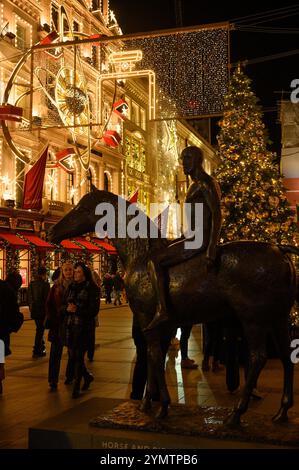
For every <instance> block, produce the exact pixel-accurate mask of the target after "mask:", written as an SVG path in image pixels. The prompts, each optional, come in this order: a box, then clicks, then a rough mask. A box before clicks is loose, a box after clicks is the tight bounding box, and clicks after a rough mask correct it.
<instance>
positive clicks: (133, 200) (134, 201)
mask: <svg viewBox="0 0 299 470" xmlns="http://www.w3.org/2000/svg"><path fill="white" fill-rule="evenodd" d="M137 201H138V189H136V191H135V193H134V194H133V195H132V196H131V197H130V199H129V202H131V204H137Z"/></svg>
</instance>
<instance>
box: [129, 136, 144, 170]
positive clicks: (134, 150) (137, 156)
mask: <svg viewBox="0 0 299 470" xmlns="http://www.w3.org/2000/svg"><path fill="white" fill-rule="evenodd" d="M125 156H126V160H127V164H128V166H130V167H131V168H134V169H135V170H138V171H140V172H141V173H145V171H146V150H145V147H144V145H143V144H142V143H141V142H140V141H139V140H137V139H134V138H133V137H130V136H129V135H126V137H125Z"/></svg>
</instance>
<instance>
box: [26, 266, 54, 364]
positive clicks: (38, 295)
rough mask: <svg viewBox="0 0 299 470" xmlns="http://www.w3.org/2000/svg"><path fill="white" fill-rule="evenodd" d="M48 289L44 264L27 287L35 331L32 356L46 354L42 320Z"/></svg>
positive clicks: (43, 320)
mask: <svg viewBox="0 0 299 470" xmlns="http://www.w3.org/2000/svg"><path fill="white" fill-rule="evenodd" d="M49 290H50V284H49V282H48V280H47V270H46V268H45V267H44V266H42V267H40V268H38V271H37V279H36V280H34V281H31V282H30V284H29V289H28V303H29V310H30V314H31V318H32V319H33V320H34V321H35V325H36V332H35V340H34V346H33V354H32V357H33V358H37V357H43V356H45V355H46V348H45V341H44V331H45V327H44V322H45V316H46V301H47V297H48V294H49Z"/></svg>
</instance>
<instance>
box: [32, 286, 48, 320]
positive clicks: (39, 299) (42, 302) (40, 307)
mask: <svg viewBox="0 0 299 470" xmlns="http://www.w3.org/2000/svg"><path fill="white" fill-rule="evenodd" d="M49 290H50V284H49V283H48V281H43V280H42V279H37V280H36V281H31V282H30V285H29V288H28V303H29V310H30V314H31V318H33V319H36V318H45V315H46V301H47V297H48V294H49Z"/></svg>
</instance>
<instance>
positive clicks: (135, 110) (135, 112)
mask: <svg viewBox="0 0 299 470" xmlns="http://www.w3.org/2000/svg"><path fill="white" fill-rule="evenodd" d="M131 121H132V122H134V124H136V125H137V126H139V125H140V121H139V107H138V105H137V104H136V103H134V101H132V106H131Z"/></svg>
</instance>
